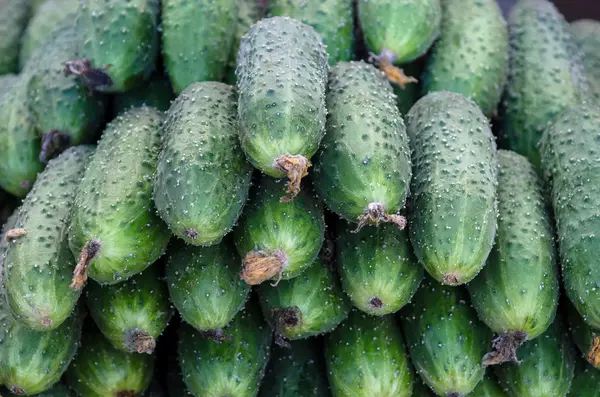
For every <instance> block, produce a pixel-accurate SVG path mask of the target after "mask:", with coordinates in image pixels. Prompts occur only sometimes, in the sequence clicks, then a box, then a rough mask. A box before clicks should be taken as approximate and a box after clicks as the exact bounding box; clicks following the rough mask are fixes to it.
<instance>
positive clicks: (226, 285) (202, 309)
mask: <svg viewBox="0 0 600 397" xmlns="http://www.w3.org/2000/svg"><path fill="white" fill-rule="evenodd" d="M174 247H176V248H173V249H172V250H170V253H169V254H168V260H167V270H166V278H167V284H168V287H169V294H170V297H171V301H172V302H173V305H175V307H176V308H177V310H178V311H179V313H180V314H181V317H182V318H183V320H184V321H185V322H187V323H188V324H190V325H191V326H192V327H194V328H196V329H197V330H198V331H218V330H220V329H222V328H224V327H225V326H226V325H227V324H229V323H230V322H231V320H232V319H233V318H234V317H235V315H236V314H237V313H238V312H239V311H240V310H241V309H242V308H243V307H244V304H245V303H246V299H247V297H248V294H249V293H250V286H249V285H248V284H246V282H245V281H244V280H242V279H241V278H240V275H239V272H240V257H239V256H238V255H237V254H236V252H235V249H234V248H233V244H231V243H230V241H229V239H226V240H225V241H223V242H222V243H220V244H218V245H213V246H211V247H194V246H189V245H188V246H183V244H178V245H176V246H174Z"/></svg>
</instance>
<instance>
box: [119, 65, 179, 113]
mask: <svg viewBox="0 0 600 397" xmlns="http://www.w3.org/2000/svg"><path fill="white" fill-rule="evenodd" d="M173 99H175V94H174V93H173V88H171V83H170V82H169V80H168V79H167V78H166V77H165V76H163V75H162V74H154V75H153V76H152V77H151V78H150V80H148V82H147V83H146V84H144V85H142V86H139V87H136V88H133V89H131V90H129V91H127V92H124V93H123V94H117V95H115V97H114V99H113V103H112V113H113V114H114V115H115V116H116V115H118V114H120V113H124V112H125V111H126V110H128V109H129V108H133V107H136V108H137V107H142V106H150V107H153V108H155V109H158V110H160V111H162V112H166V111H167V110H169V107H170V106H171V101H172V100H173Z"/></svg>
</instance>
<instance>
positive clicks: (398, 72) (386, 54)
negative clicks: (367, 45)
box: [369, 50, 419, 89]
mask: <svg viewBox="0 0 600 397" xmlns="http://www.w3.org/2000/svg"><path fill="white" fill-rule="evenodd" d="M395 59H396V56H395V55H394V54H393V53H392V52H391V51H389V50H383V51H381V54H379V55H375V54H370V57H369V61H371V62H373V63H375V64H376V65H378V66H379V70H381V71H382V72H383V73H385V75H386V76H387V78H388V80H389V81H390V83H392V84H396V85H398V86H399V87H400V88H402V89H404V88H405V87H406V85H407V84H411V83H418V82H419V80H417V79H416V78H414V77H413V76H407V75H406V74H404V70H402V69H400V68H399V67H396V66H394V60H395Z"/></svg>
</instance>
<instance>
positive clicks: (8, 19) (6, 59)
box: [0, 0, 29, 75]
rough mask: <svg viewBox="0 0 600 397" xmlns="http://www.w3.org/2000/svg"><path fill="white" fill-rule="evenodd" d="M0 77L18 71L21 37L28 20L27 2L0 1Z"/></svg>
mask: <svg viewBox="0 0 600 397" xmlns="http://www.w3.org/2000/svg"><path fill="white" fill-rule="evenodd" d="M0 9H1V10H2V13H0V75H3V74H6V73H15V72H16V71H17V69H18V63H19V51H20V49H21V37H22V36H23V32H24V31H25V28H26V26H27V22H28V20H29V2H28V1H24V0H1V1H0Z"/></svg>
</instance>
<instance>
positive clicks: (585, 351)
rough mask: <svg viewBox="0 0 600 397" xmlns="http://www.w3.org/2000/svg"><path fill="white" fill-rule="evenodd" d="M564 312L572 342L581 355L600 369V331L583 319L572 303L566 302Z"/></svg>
mask: <svg viewBox="0 0 600 397" xmlns="http://www.w3.org/2000/svg"><path fill="white" fill-rule="evenodd" d="M566 312H567V318H568V320H569V328H570V330H571V335H572V337H573V342H575V345H576V346H577V348H578V349H579V351H580V353H581V354H582V355H583V357H584V358H585V359H586V360H587V361H588V362H589V363H590V364H591V365H593V366H594V367H595V368H597V369H600V331H598V330H595V329H593V328H592V327H590V326H589V325H588V324H587V323H586V322H585V321H583V318H582V317H581V315H580V314H579V313H578V312H577V309H575V307H574V306H573V304H572V303H570V302H568V303H567V310H566Z"/></svg>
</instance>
